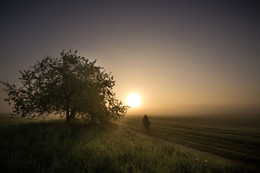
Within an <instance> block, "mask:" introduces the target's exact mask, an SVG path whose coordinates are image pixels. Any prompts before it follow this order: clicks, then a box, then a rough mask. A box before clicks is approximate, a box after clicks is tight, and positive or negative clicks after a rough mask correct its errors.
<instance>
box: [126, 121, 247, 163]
mask: <svg viewBox="0 0 260 173" xmlns="http://www.w3.org/2000/svg"><path fill="white" fill-rule="evenodd" d="M122 126H124V128H127V129H129V130H132V131H134V132H135V133H137V134H139V135H142V136H149V137H151V138H153V139H156V140H159V141H161V142H163V143H165V144H174V145H175V146H177V147H179V148H182V149H185V150H188V151H191V152H197V153H200V154H203V155H206V156H209V157H213V158H215V159H218V160H223V161H226V162H229V163H233V164H240V165H241V164H243V165H245V164H244V163H243V162H240V161H236V160H231V159H228V158H225V157H221V156H219V155H216V154H212V153H209V152H206V151H202V150H198V149H195V148H192V147H188V146H185V145H182V144H178V143H175V142H173V141H170V140H167V139H165V138H161V137H158V136H153V135H151V134H146V133H142V132H140V131H138V130H135V129H132V128H130V127H127V126H125V125H122Z"/></svg>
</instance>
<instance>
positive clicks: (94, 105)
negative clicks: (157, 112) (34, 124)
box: [2, 50, 127, 123]
mask: <svg viewBox="0 0 260 173" xmlns="http://www.w3.org/2000/svg"><path fill="white" fill-rule="evenodd" d="M76 53H77V51H75V52H71V50H70V51H69V52H64V51H63V52H62V53H61V54H60V55H61V57H60V58H52V57H50V56H46V57H45V58H44V59H42V60H41V61H37V63H36V64H35V65H34V66H31V67H30V68H29V69H28V70H23V71H21V70H20V71H19V72H20V74H21V77H20V78H19V79H20V80H21V82H22V86H21V87H16V86H15V85H11V84H9V83H8V82H2V84H3V85H5V86H6V88H7V89H5V91H6V92H7V94H8V98H7V99H5V101H7V102H8V103H9V104H11V103H13V104H14V106H13V113H14V114H18V115H22V117H25V116H42V115H47V114H51V113H52V114H62V115H64V114H66V120H67V122H69V121H71V120H72V119H75V117H76V116H79V117H84V118H87V119H88V120H90V121H92V122H101V123H104V122H107V121H109V120H117V119H120V118H121V117H123V116H124V114H125V113H126V111H127V106H123V104H122V102H120V101H118V100H117V99H116V98H115V93H114V92H113V87H114V85H115V81H114V79H113V76H111V74H108V73H106V72H105V70H104V68H102V67H99V66H96V65H95V63H96V61H93V62H91V61H89V60H88V59H87V58H85V57H82V56H78V55H76Z"/></svg>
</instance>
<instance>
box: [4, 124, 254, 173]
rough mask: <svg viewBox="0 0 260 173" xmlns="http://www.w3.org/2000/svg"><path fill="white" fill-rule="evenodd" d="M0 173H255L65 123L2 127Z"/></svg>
mask: <svg viewBox="0 0 260 173" xmlns="http://www.w3.org/2000/svg"><path fill="white" fill-rule="evenodd" d="M0 147H1V151H0V156H1V158H0V163H1V164H0V172H149V173H151V172H163V173H167V172H251V171H254V170H251V169H247V168H246V167H243V166H237V165H232V164H230V163H226V162H224V161H219V160H216V159H213V158H210V157H207V156H205V155H201V154H199V153H195V152H190V151H186V150H183V149H180V148H178V147H177V146H175V145H173V144H165V143H162V142H161V141H159V140H155V139H153V138H151V137H149V136H145V135H140V134H137V133H135V132H133V131H131V130H128V129H125V128H119V127H116V126H110V127H101V126H96V125H87V124H84V123H80V122H78V123H72V124H65V123H64V121H49V122H39V123H36V122H34V123H26V124H16V125H10V126H2V127H1V128H0Z"/></svg>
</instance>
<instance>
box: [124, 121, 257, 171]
mask: <svg viewBox="0 0 260 173" xmlns="http://www.w3.org/2000/svg"><path fill="white" fill-rule="evenodd" d="M141 119H142V117H141V116H128V117H127V118H125V119H124V120H123V121H122V122H121V123H122V124H123V125H124V126H126V127H128V128H130V129H132V130H135V131H138V132H141V133H144V134H146V135H150V136H153V137H157V138H159V139H163V140H166V141H170V142H173V143H178V144H181V145H183V146H187V147H190V148H193V149H197V150H199V151H203V152H207V153H208V154H210V155H212V154H213V155H216V156H220V157H223V158H225V159H228V160H232V161H236V162H240V163H241V164H245V165H247V166H248V167H259V165H260V118H259V117H257V116H246V117H242V116H226V117H225V116H213V117H212V116H204V117H203V116H188V117H185V116H184V117H181V116H178V117H174V116H150V121H151V122H152V126H151V129H149V130H146V129H144V128H143V125H142V122H141Z"/></svg>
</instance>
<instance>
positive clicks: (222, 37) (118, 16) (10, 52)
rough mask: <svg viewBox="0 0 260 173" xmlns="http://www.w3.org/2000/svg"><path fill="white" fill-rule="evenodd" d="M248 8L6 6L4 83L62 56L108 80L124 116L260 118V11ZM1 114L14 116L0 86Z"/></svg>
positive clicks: (160, 0) (2, 5)
mask: <svg viewBox="0 0 260 173" xmlns="http://www.w3.org/2000/svg"><path fill="white" fill-rule="evenodd" d="M259 8H260V7H259V5H258V4H257V3H256V2H254V1H250V0H245V1H239V0H237V1H233V0H230V1H181V0H179V1H174V0H172V1H164V0H157V1H153V0H147V1H145V0H131V1H124V0H121V1H98V0H97V1H87V0H86V1H77V0H73V1H72V0H71V1H65V0H64V1H55V2H54V1H48V0H45V1H36V0H35V1H12V0H10V1H9V0H3V1H1V2H0V22H1V27H0V38H1V39H0V50H1V54H0V70H1V73H0V80H1V81H9V82H10V83H14V84H19V80H18V78H19V72H18V70H19V69H27V68H28V67H29V66H31V65H34V64H35V62H36V61H37V60H41V59H42V58H43V57H44V56H46V55H49V56H52V57H58V56H59V53H60V52H62V50H69V49H71V50H78V55H81V56H84V57H87V58H89V59H90V60H95V59H97V65H100V66H103V67H104V68H105V69H106V71H107V72H111V73H112V75H113V76H114V78H115V80H116V86H115V87H114V91H115V93H116V96H117V98H118V99H119V100H122V101H123V102H124V103H125V101H126V98H127V96H128V95H129V94H131V93H136V94H138V95H139V96H140V97H141V105H140V106H139V107H137V108H131V109H129V111H128V114H129V115H131V114H137V115H143V114H148V115H185V114H194V115H196V114H207V115H211V114H243V115H248V114H260V57H259V55H260V35H259V31H260V20H259V16H260V9H259ZM0 89H1V91H0V112H10V111H11V107H10V106H8V104H7V103H6V102H4V101H3V99H4V98H6V94H5V93H4V91H3V90H2V89H3V86H0Z"/></svg>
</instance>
